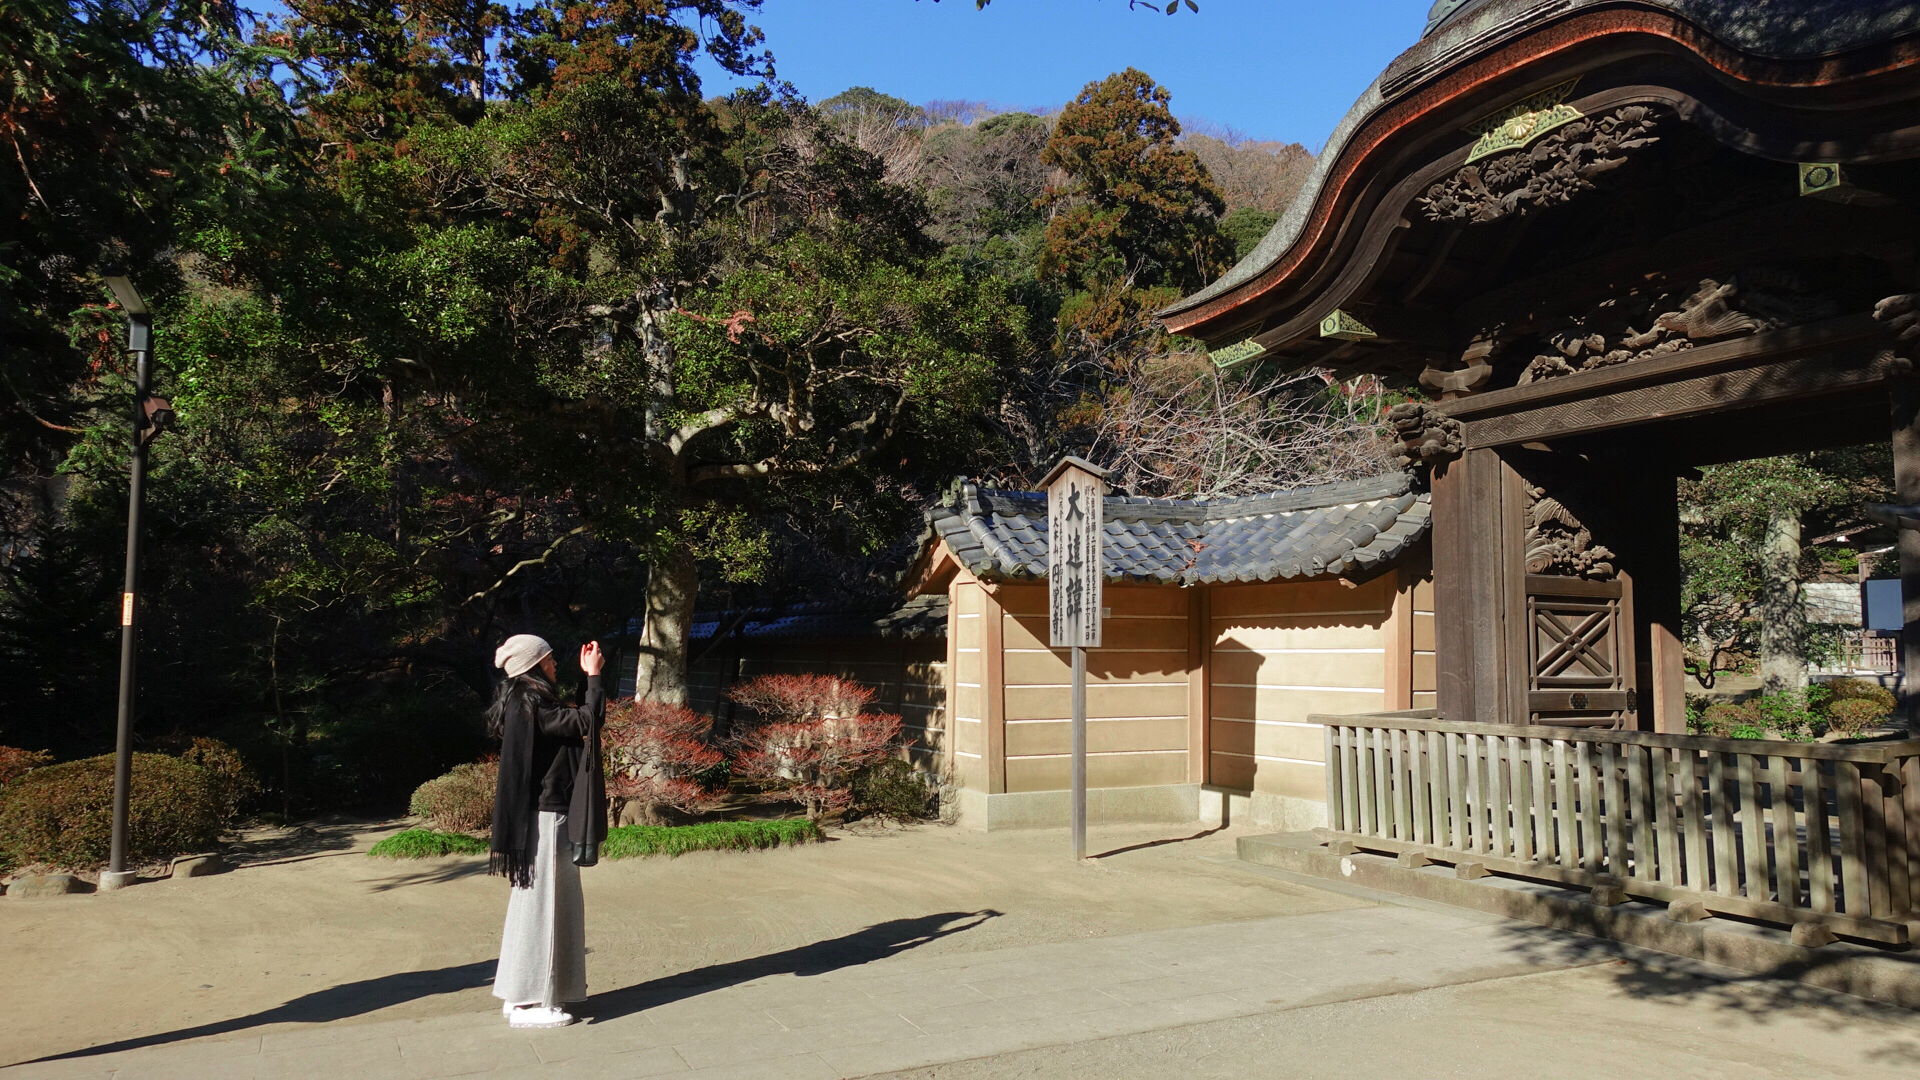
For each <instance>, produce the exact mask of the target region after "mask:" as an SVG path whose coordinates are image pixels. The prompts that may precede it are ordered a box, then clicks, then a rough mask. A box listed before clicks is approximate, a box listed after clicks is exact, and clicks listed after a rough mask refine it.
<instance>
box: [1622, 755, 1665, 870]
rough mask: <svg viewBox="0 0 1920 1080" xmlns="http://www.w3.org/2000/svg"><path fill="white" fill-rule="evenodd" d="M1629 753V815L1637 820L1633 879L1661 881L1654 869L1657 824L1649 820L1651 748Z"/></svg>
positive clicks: (1635, 825) (1634, 824)
mask: <svg viewBox="0 0 1920 1080" xmlns="http://www.w3.org/2000/svg"><path fill="white" fill-rule="evenodd" d="M1623 749H1625V750H1626V754H1627V813H1628V814H1629V815H1630V816H1631V817H1632V818H1633V876H1634V877H1636V878H1640V879H1641V880H1644V881H1655V880H1658V879H1657V878H1655V876H1654V870H1653V861H1654V860H1653V825H1652V823H1651V822H1650V821H1648V820H1647V817H1648V812H1649V810H1650V809H1651V808H1652V805H1653V795H1652V792H1650V791H1649V790H1648V788H1647V751H1648V749H1649V747H1645V746H1628V747H1624V748H1623Z"/></svg>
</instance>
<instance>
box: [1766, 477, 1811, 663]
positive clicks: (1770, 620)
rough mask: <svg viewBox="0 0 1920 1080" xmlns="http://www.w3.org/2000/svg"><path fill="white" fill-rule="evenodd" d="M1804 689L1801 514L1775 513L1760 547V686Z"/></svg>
mask: <svg viewBox="0 0 1920 1080" xmlns="http://www.w3.org/2000/svg"><path fill="white" fill-rule="evenodd" d="M1805 685H1807V612H1806V608H1805V607H1804V606H1802V604H1801V597H1800V515H1799V513H1798V512H1796V511H1792V510H1785V509H1781V510H1776V511H1775V512H1774V514H1773V516H1772V517H1770V518H1768V519H1767V531H1766V536H1765V538H1764V539H1762V540H1761V542H1760V687H1761V689H1762V690H1764V691H1766V692H1767V693H1770V694H1772V693H1778V692H1780V691H1782V690H1791V689H1798V688H1800V687H1803V686H1805Z"/></svg>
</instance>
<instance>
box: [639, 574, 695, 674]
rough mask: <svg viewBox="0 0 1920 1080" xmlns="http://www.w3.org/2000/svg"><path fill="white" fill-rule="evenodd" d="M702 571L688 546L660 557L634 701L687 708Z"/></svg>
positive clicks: (650, 583)
mask: <svg viewBox="0 0 1920 1080" xmlns="http://www.w3.org/2000/svg"><path fill="white" fill-rule="evenodd" d="M699 589H700V569H699V566H698V565H697V564H695V562H694V559H693V554H692V553H691V552H689V551H687V550H685V547H684V545H682V546H680V547H679V549H678V550H675V551H672V552H670V553H668V554H666V555H663V556H661V557H660V559H659V560H658V561H656V562H655V563H654V564H653V568H652V570H651V571H650V573H649V575H648V578H647V624H646V637H645V640H643V641H641V643H640V667H639V670H638V672H637V679H636V680H635V682H634V691H633V692H634V696H635V697H644V698H651V699H653V700H654V701H662V702H666V703H667V704H669V705H685V704H686V703H687V634H688V632H689V631H690V630H692V628H693V601H694V595H695V593H697V592H698V591H699Z"/></svg>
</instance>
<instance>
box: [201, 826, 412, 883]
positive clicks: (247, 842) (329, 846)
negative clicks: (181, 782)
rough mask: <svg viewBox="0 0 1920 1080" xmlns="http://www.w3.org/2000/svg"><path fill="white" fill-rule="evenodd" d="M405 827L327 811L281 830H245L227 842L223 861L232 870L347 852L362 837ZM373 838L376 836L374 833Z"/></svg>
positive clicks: (345, 853)
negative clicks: (232, 841)
mask: <svg viewBox="0 0 1920 1080" xmlns="http://www.w3.org/2000/svg"><path fill="white" fill-rule="evenodd" d="M405 827H406V823H405V822H403V821H388V820H384V819H368V818H355V817H349V816H347V815H345V814H328V815H327V816H325V817H322V818H317V819H315V820H313V821H309V822H305V823H303V824H300V825H293V826H289V827H287V828H284V829H274V828H266V829H254V830H249V831H248V832H247V834H246V836H245V838H244V839H241V840H238V841H235V842H234V843H231V844H228V845H227V848H226V852H225V856H226V860H227V862H229V863H231V864H232V865H233V866H234V867H235V868H236V869H244V868H246V867H249V866H273V865H276V864H279V863H290V862H304V861H306V860H308V859H320V858H326V857H328V856H332V855H347V854H351V853H352V851H353V850H354V847H355V845H356V844H357V843H359V841H360V839H361V838H362V837H367V836H369V835H371V834H374V833H380V832H397V831H399V830H400V829H402V828H405ZM374 838H375V839H378V837H377V836H376V837H374Z"/></svg>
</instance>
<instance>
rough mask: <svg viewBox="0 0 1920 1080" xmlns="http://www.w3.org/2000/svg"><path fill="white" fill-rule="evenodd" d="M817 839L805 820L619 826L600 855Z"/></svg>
mask: <svg viewBox="0 0 1920 1080" xmlns="http://www.w3.org/2000/svg"><path fill="white" fill-rule="evenodd" d="M818 839H820V827H819V826H818V825H815V824H814V823H813V822H812V821H809V820H807V819H806V818H794V819H790V820H781V821H709V822H704V823H702V824H699V825H622V826H620V827H619V828H617V829H609V830H607V842H606V844H605V845H604V846H603V847H601V849H600V854H602V855H604V856H606V857H607V858H609V859H632V858H636V857H638V856H642V855H684V854H686V853H687V852H689V851H753V850H756V849H760V848H776V847H780V846H782V845H783V844H804V843H806V842H807V841H809V840H818Z"/></svg>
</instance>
